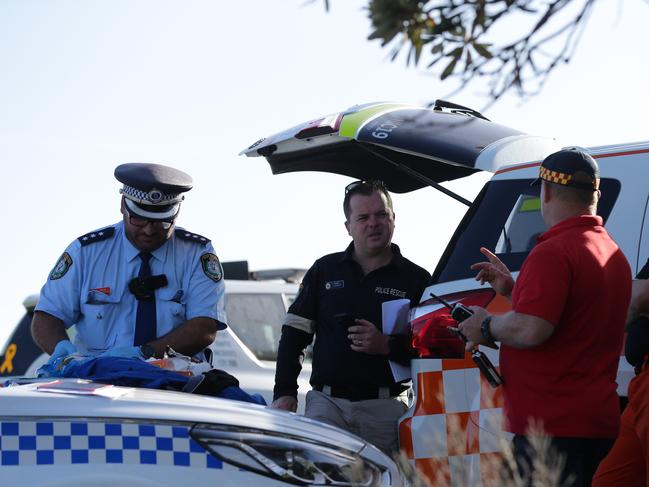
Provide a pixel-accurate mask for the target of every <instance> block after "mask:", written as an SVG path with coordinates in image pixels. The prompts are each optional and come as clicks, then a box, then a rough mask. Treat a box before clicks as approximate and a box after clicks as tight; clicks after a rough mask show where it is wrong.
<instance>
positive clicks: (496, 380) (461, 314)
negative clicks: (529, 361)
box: [430, 293, 503, 387]
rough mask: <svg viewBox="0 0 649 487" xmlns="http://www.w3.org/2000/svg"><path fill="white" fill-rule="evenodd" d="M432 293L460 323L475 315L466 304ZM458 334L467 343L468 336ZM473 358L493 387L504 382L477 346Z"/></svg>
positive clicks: (472, 354)
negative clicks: (449, 301)
mask: <svg viewBox="0 0 649 487" xmlns="http://www.w3.org/2000/svg"><path fill="white" fill-rule="evenodd" d="M430 295H431V296H432V297H433V298H434V299H436V300H437V301H439V302H440V303H442V304H443V305H444V306H446V307H447V308H449V309H450V310H451V317H452V318H453V319H454V320H455V321H457V322H458V323H460V322H462V321H464V320H466V319H467V318H469V317H470V316H472V315H473V311H471V310H470V309H469V308H467V307H466V306H464V305H463V304H462V303H455V304H454V305H451V304H450V303H448V302H447V301H445V300H444V299H442V298H440V297H439V296H435V295H434V294H433V293H430ZM456 334H457V335H458V336H459V337H460V338H461V339H462V340H463V341H464V342H465V343H466V337H465V336H464V335H463V334H462V333H459V332H456ZM471 358H472V359H473V361H474V362H475V364H476V365H477V366H478V368H479V369H480V372H481V373H482V375H483V376H484V378H485V379H487V382H489V384H490V385H491V386H492V387H498V386H499V385H500V384H502V383H503V379H502V377H501V376H500V374H499V373H498V371H497V370H496V367H494V365H493V364H492V363H491V360H489V357H487V356H486V355H485V354H484V353H483V352H481V351H480V350H478V349H477V348H476V349H475V350H473V351H472V352H471Z"/></svg>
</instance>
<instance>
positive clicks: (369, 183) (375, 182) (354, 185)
mask: <svg viewBox="0 0 649 487" xmlns="http://www.w3.org/2000/svg"><path fill="white" fill-rule="evenodd" d="M362 186H365V187H367V188H373V189H378V190H382V191H387V187H386V186H385V183H384V182H383V181H381V180H379V179H367V180H364V179H361V180H358V181H353V182H351V183H349V184H348V185H347V186H345V194H348V193H351V192H352V191H355V190H356V189H358V188H360V187H362Z"/></svg>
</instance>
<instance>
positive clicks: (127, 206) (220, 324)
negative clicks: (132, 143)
mask: <svg viewBox="0 0 649 487" xmlns="http://www.w3.org/2000/svg"><path fill="white" fill-rule="evenodd" d="M115 177H116V178H117V179H118V180H119V181H120V182H121V183H123V184H124V186H123V188H122V189H121V190H120V193H121V194H122V200H121V213H122V215H123V221H121V222H119V223H117V224H115V225H112V226H109V227H104V228H101V229H99V230H95V231H93V232H90V233H88V234H86V235H83V236H81V237H79V238H78V239H76V240H75V241H74V242H72V243H71V244H70V245H69V246H68V248H67V249H66V250H65V252H63V255H61V257H60V258H59V260H58V261H57V263H56V265H55V266H54V269H53V270H52V271H51V272H50V275H49V278H48V279H47V282H46V283H45V285H44V286H43V288H42V290H41V294H40V299H39V302H38V305H37V306H36V309H35V313H34V319H33V321H32V336H33V337H34V340H35V341H36V343H37V344H38V345H39V346H40V347H41V348H42V349H43V350H44V351H45V352H46V353H49V354H51V355H52V357H51V358H50V362H52V361H53V360H55V359H57V358H60V357H63V356H67V355H69V354H72V353H80V354H84V355H112V356H120V357H131V358H135V357H139V358H149V357H162V356H163V354H164V352H165V350H166V347H167V346H170V347H171V348H173V349H174V350H175V351H177V352H180V353H183V354H185V355H195V354H197V353H199V352H201V351H202V350H204V349H205V348H206V347H208V346H209V345H210V344H211V343H212V342H213V341H214V338H215V336H216V332H217V330H222V329H224V328H225V327H226V324H225V323H226V317H225V310H224V304H223V295H224V283H223V270H222V268H221V264H220V262H219V259H218V257H217V256H216V254H215V252H214V249H213V247H212V244H211V243H210V240H208V239H207V238H205V237H201V236H200V235H197V234H194V233H191V232H188V231H186V230H184V229H182V228H176V218H177V216H178V212H179V209H180V203H181V201H182V200H183V199H184V196H183V193H185V192H186V191H189V190H190V189H191V188H192V178H191V177H190V176H189V175H188V174H186V173H184V172H182V171H179V170H177V169H174V168H171V167H167V166H163V165H160V164H144V163H129V164H122V165H120V166H118V167H117V168H116V169H115ZM73 325H75V326H76V338H75V341H74V343H71V342H70V341H69V339H68V335H67V333H66V329H68V328H70V327H71V326H73Z"/></svg>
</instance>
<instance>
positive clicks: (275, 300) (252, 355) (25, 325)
mask: <svg viewBox="0 0 649 487" xmlns="http://www.w3.org/2000/svg"><path fill="white" fill-rule="evenodd" d="M227 265H228V263H224V266H226V272H227ZM303 272H304V271H303V270H296V269H287V270H283V272H279V271H272V270H268V271H257V272H253V273H252V274H251V275H252V277H253V278H255V279H254V280H253V279H250V280H238V279H226V280H225V310H226V314H227V316H228V325H229V326H228V328H226V329H225V330H223V331H220V332H219V333H217V338H216V340H215V341H214V343H213V344H212V345H211V346H210V348H211V349H212V352H213V365H214V367H216V368H217V369H222V370H225V371H226V372H228V373H230V374H232V375H233V376H235V377H236V378H237V379H238V380H239V384H240V387H241V388H242V389H244V390H245V391H246V392H248V393H251V394H252V393H259V394H261V395H262V396H264V399H265V400H266V402H267V403H268V404H270V403H271V402H272V399H273V386H274V383H275V361H276V359H277V346H278V344H279V337H280V335H281V328H282V322H283V321H284V315H285V314H286V310H287V309H288V306H289V305H290V304H291V302H292V301H293V299H294V298H295V294H296V293H297V289H298V285H297V284H296V283H295V281H296V280H299V279H300V277H301V275H302V274H303ZM237 277H239V276H237ZM286 279H289V280H290V281H292V282H287V281H286ZM37 301H38V295H31V296H29V297H28V298H27V299H25V301H24V302H23V305H24V307H25V314H24V315H23V317H22V318H21V320H20V322H19V323H18V324H17V325H16V327H15V328H14V331H13V332H12V334H11V336H10V337H9V340H8V341H7V343H6V345H5V347H4V349H2V351H3V355H1V356H0V380H3V379H4V378H7V377H9V376H27V377H31V376H34V375H35V373H36V370H37V369H38V368H39V367H40V366H41V365H42V364H43V363H44V362H46V361H47V358H48V355H47V354H44V353H42V351H41V349H40V348H39V347H38V346H37V345H36V344H35V343H34V341H33V340H32V337H31V332H30V326H31V320H32V317H33V314H34V307H35V306H36V303H37ZM70 332H71V333H72V332H73V331H70ZM2 365H4V366H2ZM310 376H311V362H310V357H309V356H308V355H307V357H306V359H305V363H304V367H303V369H302V373H301V374H300V376H299V378H298V384H299V385H300V394H301V396H300V398H299V399H300V401H299V404H300V405H301V407H302V408H303V407H304V395H305V394H306V391H307V390H308V389H309V387H308V384H309V377H310Z"/></svg>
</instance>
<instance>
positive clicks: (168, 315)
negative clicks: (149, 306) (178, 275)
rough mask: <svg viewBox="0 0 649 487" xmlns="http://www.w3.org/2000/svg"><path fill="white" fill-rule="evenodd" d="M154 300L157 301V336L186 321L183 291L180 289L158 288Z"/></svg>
mask: <svg viewBox="0 0 649 487" xmlns="http://www.w3.org/2000/svg"><path fill="white" fill-rule="evenodd" d="M156 300H157V301H158V306H157V321H158V336H161V335H164V334H166V333H169V332H170V331H171V330H173V329H174V328H176V327H177V326H179V325H180V324H182V323H184V322H185V321H186V314H185V313H186V301H185V293H184V292H183V291H182V290H179V289H174V288H165V289H159V290H158V294H157V296H156Z"/></svg>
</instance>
